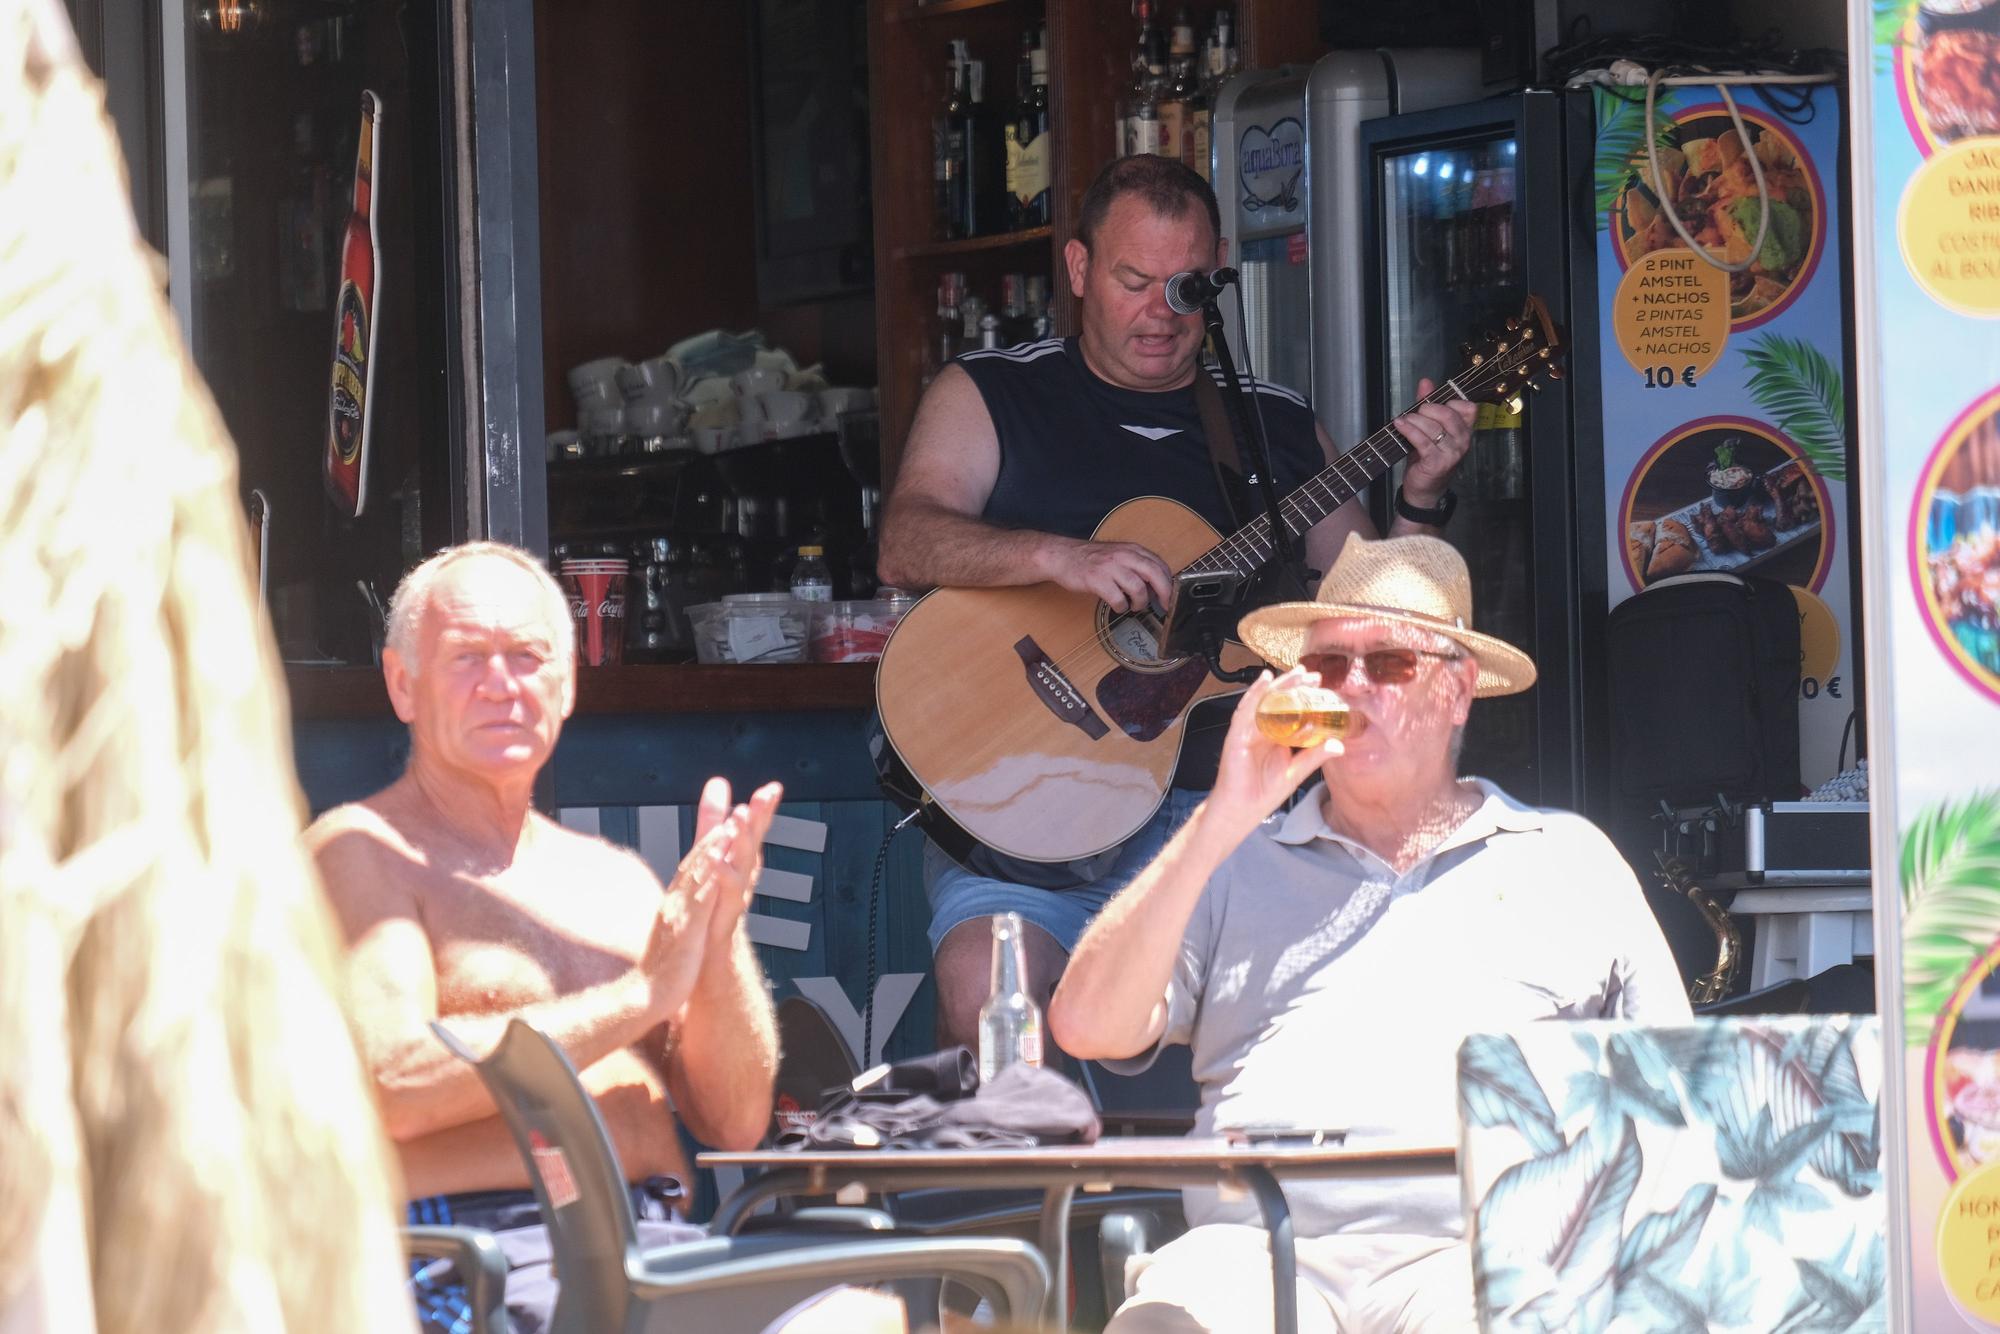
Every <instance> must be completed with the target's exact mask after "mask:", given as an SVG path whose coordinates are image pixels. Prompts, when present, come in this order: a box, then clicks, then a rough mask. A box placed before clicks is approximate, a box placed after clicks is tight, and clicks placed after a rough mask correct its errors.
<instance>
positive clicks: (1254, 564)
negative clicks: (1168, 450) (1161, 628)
mask: <svg viewBox="0 0 2000 1334" xmlns="http://www.w3.org/2000/svg"><path fill="white" fill-rule="evenodd" d="M1458 397H1459V393H1458V391H1457V390H1456V389H1454V388H1453V387H1452V385H1451V382H1450V381H1446V382H1445V383H1444V384H1443V385H1441V386H1439V387H1438V388H1436V389H1433V390H1432V391H1431V392H1430V393H1429V394H1427V395H1425V396H1424V397H1423V398H1422V399H1421V400H1419V405H1421V404H1423V403H1448V402H1451V401H1452V400H1454V399H1456V398H1458ZM1410 453H1411V448H1410V443H1409V441H1407V440H1405V439H1403V437H1402V435H1401V434H1400V433H1399V432H1398V431H1397V430H1396V429H1395V428H1394V427H1393V426H1384V427H1383V428H1382V429H1381V430H1379V431H1377V432H1375V433H1374V434H1373V435H1371V436H1369V437H1368V438H1367V439H1366V440H1363V441H1362V442H1361V443H1360V444H1358V445H1356V446H1354V448H1352V449H1350V450H1348V451H1347V452H1346V453H1344V454H1342V455H1341V456H1340V457H1339V458H1337V459H1335V460H1334V461H1333V462H1332V464H1330V465H1329V466H1328V467H1327V468H1326V469H1325V470H1324V471H1322V472H1320V473H1319V474H1317V475H1316V476H1314V477H1313V478H1311V479H1310V480H1308V481H1307V482H1306V483H1305V484H1304V485H1302V486H1300V487H1299V488H1298V489H1297V490H1295V491H1293V492H1292V493H1291V494H1289V495H1287V496H1286V497H1284V499H1282V500H1280V501H1279V502H1278V514H1279V516H1280V517H1281V518H1282V519H1283V520H1284V522H1285V533H1286V536H1287V538H1297V537H1300V536H1302V535H1303V534H1305V533H1306V532H1307V531H1309V530H1310V529H1311V528H1312V527H1313V525H1315V524H1317V523H1318V522H1319V521H1320V520H1321V519H1324V518H1325V517H1326V516H1327V515H1329V514H1331V513H1333V512H1334V511H1335V510H1337V509H1339V508H1340V507H1341V506H1342V505H1345V504H1346V503H1347V502H1348V501H1350V500H1352V499H1353V498H1354V497H1355V496H1357V495H1359V494H1360V493H1361V490H1362V488H1363V487H1365V486H1367V485H1368V484H1369V483H1370V482H1372V481H1374V480H1375V479H1376V478H1377V477H1380V476H1381V475H1382V474H1383V473H1385V472H1387V471H1389V469H1391V468H1393V467H1395V466H1396V465H1397V464H1398V463H1400V462H1402V461H1403V460H1404V459H1406V458H1408V457H1409V456H1410ZM1272 550H1273V546H1272V542H1271V516H1270V515H1268V514H1260V515H1258V516H1257V518H1256V519H1254V520H1252V521H1251V522H1250V523H1248V524H1245V525H1244V526H1243V527H1242V528H1239V529H1237V530H1236V532H1234V533H1232V534H1230V535H1229V536H1228V537H1225V538H1223V539H1222V541H1221V542H1219V543H1217V544H1216V545H1215V546H1212V547H1210V548H1209V549H1208V550H1207V551H1205V552H1203V553H1202V554H1201V556H1200V557H1198V558H1197V559H1196V560H1195V561H1194V562H1193V563H1191V564H1190V565H1189V566H1188V567H1187V568H1188V569H1189V570H1190V571H1192V572H1194V573H1198V574H1207V573H1220V572H1222V571H1225V570H1234V571H1236V572H1238V573H1240V574H1244V575H1250V574H1254V573H1255V572H1256V571H1258V570H1259V569H1262V568H1263V566H1264V563H1265V562H1266V561H1268V560H1270V559H1271V552H1272Z"/></svg>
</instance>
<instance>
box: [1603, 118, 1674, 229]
mask: <svg viewBox="0 0 2000 1334" xmlns="http://www.w3.org/2000/svg"><path fill="white" fill-rule="evenodd" d="M1677 129H1678V127H1677V126H1676V125H1675V124H1674V121H1673V118H1672V117H1671V116H1665V115H1662V116H1660V117H1659V118H1658V119H1657V120H1656V121H1655V122H1654V129H1653V138H1654V140H1655V141H1656V142H1657V143H1658V144H1659V145H1660V147H1662V148H1672V147H1674V146H1675V142H1676V141H1675V138H1674V135H1675V132H1676V130H1677ZM1645 156H1646V112H1645V104H1644V102H1643V101H1642V100H1641V99H1639V98H1636V97H1628V96H1626V95H1624V94H1622V93H1617V92H1613V91H1611V90H1609V89H1604V88H1600V89H1598V90H1597V161H1596V171H1595V183H1596V187H1597V230H1599V231H1603V230H1604V229H1605V227H1606V226H1607V225H1608V224H1609V221H1610V218H1611V210H1612V209H1613V208H1614V207H1615V206H1616V205H1617V203H1618V196H1619V195H1620V194H1623V193H1624V191H1625V186H1626V184H1627V183H1628V182H1630V181H1631V180H1633V179H1634V178H1635V177H1636V178H1637V179H1639V180H1642V181H1643V180H1645V179H1646V175H1645V169H1644V166H1643V163H1644V161H1645Z"/></svg>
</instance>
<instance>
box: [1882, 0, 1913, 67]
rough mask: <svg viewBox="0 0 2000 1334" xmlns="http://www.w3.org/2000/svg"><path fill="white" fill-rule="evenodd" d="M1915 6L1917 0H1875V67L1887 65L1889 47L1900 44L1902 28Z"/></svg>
mask: <svg viewBox="0 0 2000 1334" xmlns="http://www.w3.org/2000/svg"><path fill="white" fill-rule="evenodd" d="M1916 7H1917V0H1875V67H1876V68H1877V69H1887V68H1888V67H1889V52H1890V50H1891V48H1893V47H1897V46H1900V45H1902V42H1903V28H1904V27H1905V26H1906V25H1907V24H1908V23H1909V21H1910V14H1911V12H1912V11H1914V10H1915V9H1916Z"/></svg>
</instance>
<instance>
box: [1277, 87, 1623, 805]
mask: <svg viewBox="0 0 2000 1334" xmlns="http://www.w3.org/2000/svg"><path fill="white" fill-rule="evenodd" d="M1362 138H1363V142H1364V145H1365V152H1366V164H1367V168H1366V169H1367V178H1368V181H1369V191H1370V197H1369V200H1368V207H1367V209H1366V210H1365V217H1366V222H1365V224H1364V225H1365V226H1366V228H1367V235H1366V236H1365V237H1364V238H1362V243H1363V244H1364V245H1365V246H1366V251H1365V253H1367V254H1369V255H1370V256H1372V260H1373V262H1372V264H1371V265H1370V269H1369V273H1370V279H1369V290H1368V292H1367V300H1368V318H1367V327H1368V329H1369V330H1370V337H1369V349H1368V353H1369V355H1368V370H1367V378H1368V383H1367V386H1366V388H1367V397H1368V407H1369V414H1370V420H1371V421H1372V422H1376V423H1382V422H1387V421H1388V420H1389V419H1390V418H1391V417H1393V416H1394V415H1395V414H1396V413H1398V412H1400V411H1402V410H1403V409H1405V408H1407V407H1409V406H1410V405H1411V404H1413V403H1415V402H1416V401H1417V399H1418V397H1419V393H1418V384H1419V382H1420V381H1421V380H1425V379H1428V380H1431V381H1433V382H1436V383H1439V384H1442V383H1444V382H1445V381H1446V379H1447V378H1448V377H1458V375H1459V372H1460V370H1461V369H1462V368H1463V367H1465V366H1466V365H1467V362H1468V354H1467V351H1466V345H1467V344H1468V343H1476V342H1478V341H1479V340H1481V339H1482V338H1484V337H1486V336H1489V335H1502V336H1506V335H1507V332H1508V331H1507V325H1508V322H1509V321H1510V320H1518V319H1520V318H1521V316H1522V314H1523V308H1524V305H1525V303H1526V301H1527V298H1528V296H1529V294H1530V293H1533V294H1535V295H1537V296H1539V297H1540V298H1541V299H1542V301H1543V302H1544V303H1545V304H1546V305H1547V307H1548V309H1549V311H1550V313H1551V314H1552V316H1553V317H1554V318H1555V320H1556V321H1558V322H1559V323H1561V322H1564V321H1565V317H1566V312H1567V309H1568V306H1569V281H1568V271H1569V256H1568V254H1567V245H1568V242H1567V240H1566V237H1567V231H1568V228H1567V223H1568V221H1569V219H1568V217H1567V213H1568V205H1567V204H1566V201H1565V191H1564V180H1565V174H1564V167H1563V161H1564V151H1563V150H1564V143H1563V115H1562V102H1561V99H1560V98H1559V97H1558V96H1557V95H1554V94H1546V93H1525V94H1518V95H1513V96H1508V97H1501V98H1494V99H1490V100H1488V101H1483V102H1476V103H1470V104H1467V105H1463V106H1457V107H1448V108H1443V109H1440V110H1436V111H1426V112H1418V113H1415V114H1410V115H1403V116H1391V117H1385V118H1383V119H1379V120H1374V121H1370V122H1367V123H1366V124H1365V125H1363V127H1362ZM1314 239H1315V244H1316V245H1317V244H1321V243H1322V242H1327V241H1331V240H1332V238H1318V237H1316V238H1314ZM1571 415H1572V414H1571V410H1570V404H1569V402H1568V394H1567V392H1566V388H1565V384H1564V383H1563V382H1557V383H1555V384H1553V385H1549V386H1546V387H1545V388H1544V389H1542V390H1540V391H1537V392H1531V393H1528V394H1526V395H1523V396H1522V398H1521V402H1520V406H1519V407H1518V408H1517V407H1516V406H1514V405H1513V404H1511V403H1490V402H1489V403H1482V404H1481V405H1480V406H1479V409H1478V417H1477V420H1476V424H1475V430H1474V434H1473V444H1472V449H1471V452H1470V453H1469V454H1468V455H1467V456H1466V459H1465V461H1464V463H1463V464H1461V465H1460V468H1459V472H1458V477H1457V480H1456V482H1455V484H1454V487H1453V489H1454V491H1455V492H1456V493H1457V496H1458V503H1457V509H1456V511H1455V513H1454V514H1453V515H1452V517H1451V519H1450V520H1449V522H1448V523H1447V524H1446V525H1445V528H1444V530H1443V536H1444V538H1445V539H1446V540H1447V541H1449V542H1451V543H1452V545H1454V546H1455V547H1457V548H1458V549H1459V551H1460V552H1461V553H1462V554H1463V555H1464V556H1465V560H1466V564H1467V565H1468V566H1469V567H1470V569H1471V572H1472V584H1473V607H1474V618H1475V623H1476V624H1477V626H1478V628H1480V629H1482V630H1486V631H1489V632H1491V633H1493V634H1496V635H1498V636H1500V637H1501V638H1502V639H1505V640H1507V641H1508V642H1509V643H1512V644H1515V645H1518V646H1519V647H1521V648H1523V649H1525V650H1526V651H1527V652H1528V653H1529V654H1530V655H1532V656H1533V658H1534V659H1535V662H1536V664H1537V665H1538V667H1539V668H1540V673H1541V675H1540V680H1539V682H1538V683H1537V685H1536V686H1535V688H1534V689H1533V690H1531V691H1529V692H1527V693H1525V694H1522V695H1516V696H1510V697H1504V698H1499V699H1493V700H1487V701H1483V702H1482V703H1481V704H1480V706H1479V707H1478V708H1477V709H1475V710H1473V712H1472V716H1471V720H1470V722H1469V723H1468V724H1467V727H1466V736H1465V750H1464V754H1463V758H1462V760H1461V763H1460V769H1461V772H1465V773H1471V774H1478V775H1480V776H1482V777H1486V778H1490V779H1492V780H1493V781H1495V782H1497V783H1498V784H1500V785H1501V786H1502V787H1503V788H1506V789H1507V790H1508V791H1509V792H1512V793H1513V794H1514V795H1516V796H1518V797H1520V798H1521V799H1523V800H1526V801H1530V802H1536V803H1539V804H1543V805H1555V806H1565V807H1571V808H1575V807H1578V806H1579V805H1582V804H1583V802H1582V793H1581V791H1580V787H1579V785H1580V784H1581V783H1582V781H1583V765H1582V761H1581V755H1580V746H1581V742H1582V737H1583V732H1584V729H1583V727H1582V719H1581V715H1580V710H1581V707H1582V704H1581V692H1580V691H1579V688H1578V686H1579V682H1580V681H1581V680H1582V679H1583V677H1582V675H1581V669H1580V663H1579V661H1578V645H1579V641H1580V636H1579V634H1578V626H1577V617H1578V608H1579V605H1580V602H1581V598H1580V597H1579V594H1578V587H1577V563H1578V562H1577V553H1578V526H1579V524H1578V516H1577V513H1576V505H1575V501H1576V498H1577V490H1578V488H1577V487H1576V479H1575V477H1574V473H1573V467H1572V446H1571V434H1570V422H1571ZM1400 477H1401V469H1400V468H1399V469H1398V470H1397V472H1396V474H1395V479H1394V480H1398V481H1399V480H1400ZM1394 494H1395V491H1394V481H1391V482H1389V483H1387V484H1383V485H1379V486H1378V487H1377V488H1376V494H1375V497H1374V504H1375V511H1376V513H1375V517H1376V520H1377V523H1378V525H1379V526H1381V527H1383V528H1384V529H1385V530H1386V528H1387V527H1388V525H1389V522H1390V520H1391V519H1392V517H1393V511H1392V509H1391V505H1392V501H1393V497H1394Z"/></svg>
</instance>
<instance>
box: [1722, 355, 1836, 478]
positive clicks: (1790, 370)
mask: <svg viewBox="0 0 2000 1334" xmlns="http://www.w3.org/2000/svg"><path fill="white" fill-rule="evenodd" d="M1743 360H1744V362H1745V364H1747V365H1748V366H1749V367H1750V386H1749V388H1750V396H1751V397H1752V398H1754V399H1756V400H1757V406H1759V407H1760V408H1762V409H1763V410H1764V412H1765V413H1766V414H1767V415H1768V416H1770V417H1771V419H1772V420H1773V421H1774V422H1775V423H1776V425H1777V427H1778V429H1779V430H1781V431H1783V432H1784V433H1785V434H1786V435H1788V436H1790V437H1791V438H1792V439H1793V440H1794V441H1796V442H1797V443H1798V446H1799V448H1800V449H1803V450H1804V451H1805V452H1806V458H1807V459H1808V460H1809V461H1810V462H1811V464H1812V466H1813V471H1814V472H1817V473H1818V474H1819V475H1820V476H1822V477H1824V478H1826V479H1827V480H1828V481H1832V482H1844V481H1846V480H1847V401H1846V398H1845V396H1844V389H1843V387H1842V384H1841V378H1840V367H1838V366H1836V365H1834V364H1833V362H1832V361H1831V360H1829V359H1828V358H1827V355H1826V354H1825V353H1824V352H1822V351H1820V350H1819V349H1818V348H1816V347H1814V346H1813V345H1812V344H1811V343H1808V342H1806V341H1805V340H1804V339H1802V338H1786V337H1783V336H1782V335H1779V334H1765V335H1764V336H1763V337H1762V338H1759V339H1758V340H1757V342H1756V343H1755V344H1754V345H1753V346H1751V347H1749V348H1746V349H1744V352H1743Z"/></svg>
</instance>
